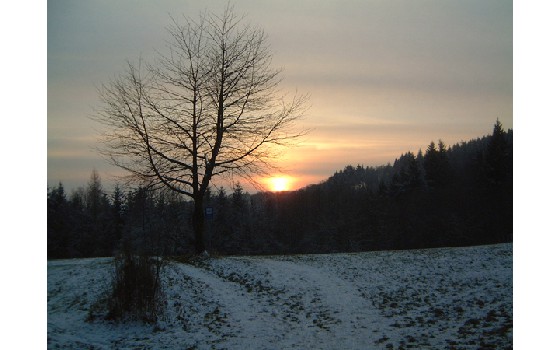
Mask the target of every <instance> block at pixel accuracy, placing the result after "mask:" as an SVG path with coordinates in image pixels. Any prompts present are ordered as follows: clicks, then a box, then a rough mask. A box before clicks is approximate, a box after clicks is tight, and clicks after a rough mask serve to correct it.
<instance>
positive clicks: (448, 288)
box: [47, 244, 513, 349]
mask: <svg viewBox="0 0 560 350" xmlns="http://www.w3.org/2000/svg"><path fill="white" fill-rule="evenodd" d="M112 268H113V264H112V259H110V258H109V259H101V258H100V259H80V260H63V261H49V262H48V302H47V304H48V325H47V332H48V348H49V349H79V348H88V349H89V348H93V349H98V348H99V349H101V348H118V349H151V348H158V349H248V348H257V349H280V348H281V349H309V348H313V349H332V348H333V347H337V348H344V349H364V348H395V349H396V348H399V347H407V346H409V347H417V348H454V347H456V348H464V349H478V348H481V347H489V348H508V347H512V343H513V341H512V337H513V318H512V312H513V300H512V299H513V296H512V295H513V280H512V279H513V278H512V269H513V254H512V244H501V245H493V246H481V247H469V248H444V249H428V250H414V251H390V252H368V253H355V254H332V255H294V256H270V257H228V258H217V259H214V258H210V259H206V260H202V261H198V262H196V263H195V264H194V265H189V264H183V263H178V262H170V263H169V264H168V265H167V266H166V267H165V269H164V272H163V276H162V282H163V284H164V293H165V297H166V300H167V306H166V311H165V315H164V316H163V317H162V319H161V320H160V321H159V322H158V324H157V325H156V326H147V325H143V324H114V323H107V322H101V321H95V322H87V321H86V320H87V318H88V315H89V310H90V308H91V305H93V304H94V303H95V302H96V301H97V300H98V299H99V297H101V296H102V295H103V293H105V292H106V290H108V288H109V283H110V276H111V271H112Z"/></svg>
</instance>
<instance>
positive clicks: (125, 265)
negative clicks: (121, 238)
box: [106, 253, 164, 323]
mask: <svg viewBox="0 0 560 350" xmlns="http://www.w3.org/2000/svg"><path fill="white" fill-rule="evenodd" d="M162 266H163V260H162V259H160V258H155V257H149V256H147V255H135V254H132V253H123V254H120V255H118V256H117V257H116V258H115V270H114V273H113V281H112V290H111V294H110V296H109V299H108V314H107V317H106V319H109V320H115V321H126V320H139V321H143V322H146V323H155V322H157V319H158V316H159V315H161V314H162V312H163V305H164V298H163V290H162V287H161V283H160V273H161V270H162Z"/></svg>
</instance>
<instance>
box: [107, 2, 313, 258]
mask: <svg viewBox="0 0 560 350" xmlns="http://www.w3.org/2000/svg"><path fill="white" fill-rule="evenodd" d="M168 32H169V34H170V38H171V39H170V40H169V41H168V43H167V44H168V45H167V51H166V52H165V53H159V59H157V60H156V62H155V64H152V65H143V64H142V61H141V60H140V61H139V63H138V65H137V66H136V65H134V64H132V63H130V62H129V63H128V68H127V70H126V71H125V73H124V74H122V75H121V76H119V77H117V78H115V79H114V80H112V81H111V82H109V83H108V84H105V85H103V86H101V88H100V89H99V93H100V97H101V99H102V101H103V102H104V108H103V109H102V110H101V111H100V112H99V113H98V114H97V115H96V119H97V120H99V121H100V122H101V123H103V124H105V125H106V126H108V128H107V130H108V131H107V132H106V133H105V134H104V135H103V140H102V141H103V143H102V145H103V146H102V147H101V152H102V153H103V154H104V155H106V156H107V157H108V159H109V160H110V161H111V162H112V163H113V164H115V165H117V166H119V167H121V168H123V169H125V170H127V171H128V172H129V174H130V176H132V177H133V178H134V179H136V180H141V181H143V182H147V183H150V184H153V185H160V186H166V187H168V188H170V189H171V190H173V191H176V192H179V193H182V194H184V195H187V196H189V197H191V198H192V199H193V201H194V213H193V228H194V232H195V242H196V243H195V244H196V251H197V252H199V253H200V252H203V251H204V249H205V246H204V211H203V197H204V194H205V192H206V190H207V189H208V186H209V184H210V182H211V180H212V179H213V178H214V177H215V176H219V175H221V174H224V173H228V174H230V175H234V176H240V177H243V178H246V179H249V180H251V179H254V177H255V176H256V175H264V174H266V173H267V172H268V171H269V170H270V169H272V167H273V162H272V161H273V160H274V158H275V156H276V155H277V153H278V151H279V148H278V146H288V145H292V144H293V143H294V141H295V140H296V139H298V138H299V137H301V136H302V135H304V134H305V130H296V129H295V128H294V127H295V122H296V121H297V120H298V119H300V118H301V117H302V116H303V113H304V111H305V109H306V101H307V96H296V97H294V98H292V99H290V100H289V101H288V102H286V101H285V98H284V96H282V95H280V94H279V89H278V85H279V82H280V77H279V73H280V71H279V70H277V69H274V68H272V67H271V54H270V50H269V47H268V44H267V37H266V35H265V33H264V32H263V31H262V30H261V29H259V28H256V27H254V26H251V25H247V24H244V23H243V18H242V17H238V16H237V15H236V14H235V13H234V11H233V9H232V8H231V7H230V6H228V7H227V8H226V9H225V11H224V13H223V14H222V15H215V14H206V13H202V14H201V15H200V18H199V19H198V20H197V21H195V20H192V19H189V18H184V19H183V22H182V23H180V22H179V21H177V20H175V19H173V20H172V25H171V26H170V27H169V28H168Z"/></svg>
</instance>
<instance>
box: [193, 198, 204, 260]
mask: <svg viewBox="0 0 560 350" xmlns="http://www.w3.org/2000/svg"><path fill="white" fill-rule="evenodd" d="M203 199H204V197H203V196H196V197H195V198H194V212H193V229H194V246H195V251H196V253H197V254H202V253H203V252H204V251H205V250H206V245H205V244H204V202H203Z"/></svg>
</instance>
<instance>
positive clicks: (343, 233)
mask: <svg viewBox="0 0 560 350" xmlns="http://www.w3.org/2000/svg"><path fill="white" fill-rule="evenodd" d="M204 206H205V208H207V211H206V216H207V217H206V219H207V220H206V225H207V227H206V230H207V232H208V235H207V237H206V247H207V248H208V249H209V250H210V251H211V252H214V253H218V254H292V253H333V252H354V251H364V250H387V249H416V248H429V247H441V246H468V245H478V244H491V243H499V242H511V241H512V240H513V131H512V130H511V129H510V130H508V131H504V130H503V127H502V124H501V123H500V121H499V120H498V121H496V124H495V125H494V130H493V132H492V134H491V135H488V136H484V137H482V138H477V139H473V140H471V141H468V142H461V143H459V144H455V145H453V146H451V147H447V146H446V145H445V144H444V143H443V142H442V141H441V140H440V141H439V142H438V143H437V144H436V143H434V142H431V143H430V144H429V145H428V146H427V148H426V149H425V150H424V151H423V150H420V151H418V152H417V154H414V153H412V152H407V153H404V154H402V155H401V156H400V157H399V158H397V159H395V161H394V163H393V164H392V165H390V164H387V165H383V166H376V167H370V166H366V167H364V166H362V165H358V166H350V165H349V166H347V167H345V168H344V169H343V170H341V171H337V172H336V173H335V174H334V175H333V176H331V177H330V178H328V179H327V180H325V181H324V182H322V183H319V184H315V185H310V186H307V187H305V188H302V189H300V190H298V191H292V192H277V193H275V192H258V193H256V194H248V193H246V192H245V191H244V189H243V188H242V186H241V185H240V184H239V183H238V184H236V185H235V187H234V188H233V191H232V193H227V192H226V190H225V189H224V188H223V187H222V188H218V189H214V191H208V192H207V193H206V195H205V198H204ZM47 209H48V222H47V226H48V227H47V235H48V239H47V252H48V258H49V259H54V258H77V257H93V256H111V255H113V254H114V253H115V252H116V251H118V250H122V249H124V248H127V249H133V250H135V251H140V252H142V253H145V254H154V255H183V254H189V253H192V252H194V232H193V229H192V225H191V224H192V215H193V210H194V206H193V203H192V201H188V200H186V199H185V198H183V197H181V196H180V195H178V194H177V193H176V192H171V191H169V190H163V189H157V190H156V189H152V188H149V187H142V186H139V187H136V188H131V189H129V190H128V191H124V190H123V187H121V186H119V185H117V186H115V187H114V189H113V190H112V192H111V193H107V192H105V191H104V189H103V187H102V184H101V179H100V177H99V175H98V174H97V172H96V171H93V172H92V175H91V178H90V181H89V183H88V185H87V186H86V187H85V188H79V189H77V190H74V191H72V192H71V193H70V194H67V193H66V191H65V190H64V186H63V185H62V184H61V183H60V184H59V185H58V186H57V187H53V188H49V189H48V191H47Z"/></svg>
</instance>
